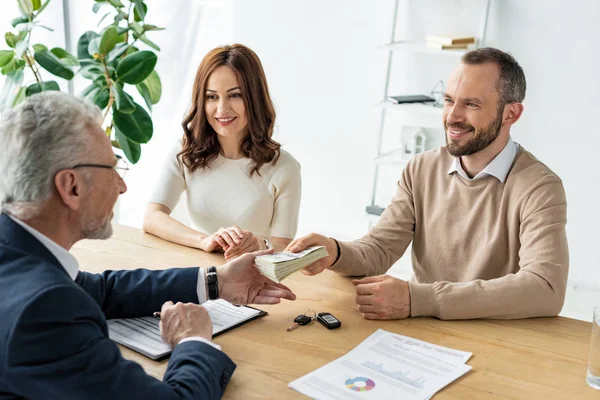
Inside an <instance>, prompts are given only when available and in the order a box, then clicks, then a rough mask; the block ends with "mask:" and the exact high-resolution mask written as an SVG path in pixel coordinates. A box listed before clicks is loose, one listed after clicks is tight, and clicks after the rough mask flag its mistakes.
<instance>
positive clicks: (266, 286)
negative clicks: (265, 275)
mask: <svg viewBox="0 0 600 400" xmlns="http://www.w3.org/2000/svg"><path fill="white" fill-rule="evenodd" d="M271 287H275V288H279V289H283V290H289V291H290V292H291V291H292V289H290V288H289V287H287V286H285V285H284V284H283V283H274V282H269V283H268V284H267V285H265V289H267V288H269V289H270V288H271Z"/></svg>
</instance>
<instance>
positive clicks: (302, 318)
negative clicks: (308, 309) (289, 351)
mask: <svg viewBox="0 0 600 400" xmlns="http://www.w3.org/2000/svg"><path fill="white" fill-rule="evenodd" d="M312 320H313V319H312V317H309V316H308V315H305V314H300V315H298V316H297V317H296V318H294V323H293V324H292V325H291V326H290V327H289V328H287V331H288V332H291V331H293V330H294V329H296V328H297V327H299V326H302V325H307V324H309V323H310V322H311V321H312Z"/></svg>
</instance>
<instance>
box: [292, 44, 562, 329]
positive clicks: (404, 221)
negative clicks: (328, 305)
mask: <svg viewBox="0 0 600 400" xmlns="http://www.w3.org/2000/svg"><path fill="white" fill-rule="evenodd" d="M525 88H526V83H525V75H524V73H523V69H522V68H521V67H520V66H519V64H518V63H517V61H516V60H515V59H514V58H513V57H512V56H511V55H510V54H508V53H505V52H503V51H500V50H498V49H494V48H481V49H476V50H473V51H470V52H468V53H466V54H465V55H464V56H463V57H462V59H461V63H460V65H459V66H458V68H457V69H456V71H455V72H454V73H453V75H452V77H451V78H450V80H449V81H448V90H447V92H446V93H445V96H444V103H445V104H444V112H443V123H444V130H445V132H446V143H447V145H446V146H445V147H441V148H439V149H435V150H432V151H427V152H424V153H421V154H418V155H416V156H415V157H414V158H413V159H412V160H411V161H410V162H409V164H408V165H407V167H406V168H405V169H404V171H403V172H402V177H401V179H400V181H398V188H397V192H396V195H395V196H394V199H393V200H392V203H391V204H390V205H389V206H388V207H387V209H386V210H385V211H384V213H383V214H382V215H381V219H380V220H379V222H378V223H377V225H376V226H375V227H374V228H373V229H372V230H371V231H370V232H369V233H368V234H367V235H365V236H364V237H362V238H361V239H358V240H356V241H354V242H340V241H337V240H335V239H332V238H327V237H324V236H322V235H318V234H315V233H313V234H310V235H308V236H305V237H302V238H299V239H296V240H295V241H293V242H292V243H290V245H289V246H288V250H290V251H294V252H296V251H301V250H303V249H305V248H306V247H308V246H314V245H322V246H326V247H327V250H328V251H329V257H327V258H325V259H322V260H320V261H318V262H316V263H314V264H312V265H310V266H308V267H306V268H305V269H304V272H305V273H306V274H308V275H314V274H318V273H320V272H321V271H323V270H324V269H330V270H333V271H336V272H339V273H340V274H344V275H350V276H357V275H367V277H366V278H363V279H361V280H355V281H354V283H355V285H356V303H357V309H358V311H359V312H360V313H362V314H363V316H364V317H365V318H367V319H401V318H406V317H409V316H410V317H419V316H433V317H437V318H440V319H471V318H504V319H509V318H529V317H540V316H555V315H557V314H558V313H559V312H560V310H561V308H562V305H563V302H564V297H565V291H566V283H567V275H568V269H569V257H568V247H567V237H566V232H565V224H566V214H567V205H566V198H565V192H564V188H563V185H562V182H561V180H560V178H559V177H558V176H557V175H556V174H555V173H554V172H552V171H551V170H550V169H549V168H548V167H547V166H546V165H544V164H542V163H541V162H540V161H538V160H537V159H536V158H535V157H534V156H533V155H532V154H531V153H530V152H528V151H527V150H525V149H524V148H523V147H522V146H520V145H518V144H517V143H515V142H513V140H512V139H511V136H510V128H511V127H512V125H513V124H515V123H516V122H517V121H518V120H519V118H520V117H521V114H522V113H523V104H522V103H523V99H524V98H525ZM411 241H412V266H413V277H412V278H411V279H410V281H409V282H406V281H403V280H401V279H397V278H394V277H392V276H389V275H385V274H384V273H385V271H386V270H388V269H389V268H390V266H391V265H392V264H393V263H394V262H395V261H396V260H398V259H399V258H400V257H401V256H402V255H403V253H404V251H405V250H406V248H407V246H408V245H409V243H410V242H411ZM381 274H383V275H381Z"/></svg>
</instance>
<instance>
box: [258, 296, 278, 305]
mask: <svg viewBox="0 0 600 400" xmlns="http://www.w3.org/2000/svg"><path fill="white" fill-rule="evenodd" d="M279 303H281V299H280V298H278V297H267V296H256V298H255V299H254V302H253V303H252V304H279Z"/></svg>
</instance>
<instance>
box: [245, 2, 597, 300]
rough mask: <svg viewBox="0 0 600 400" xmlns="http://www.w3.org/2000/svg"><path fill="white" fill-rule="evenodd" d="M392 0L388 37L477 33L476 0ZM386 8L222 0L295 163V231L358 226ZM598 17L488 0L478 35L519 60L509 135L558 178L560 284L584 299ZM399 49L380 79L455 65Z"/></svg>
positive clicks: (590, 273) (592, 197)
mask: <svg viewBox="0 0 600 400" xmlns="http://www.w3.org/2000/svg"><path fill="white" fill-rule="evenodd" d="M401 3H402V4H401V6H400V16H399V23H400V25H399V31H398V34H397V38H398V39H399V38H407V39H417V38H422V37H423V35H425V34H427V33H434V32H435V31H437V32H439V33H443V32H444V31H450V32H452V31H453V32H456V33H467V34H473V33H475V34H476V35H479V33H480V28H481V25H480V22H481V14H482V12H483V10H484V9H483V6H484V4H485V2H484V1H479V0H451V1H441V0H437V1H435V0H427V1H420V2H417V1H401ZM390 12H391V1H389V0H387V1H377V2H375V1H370V2H365V1H359V0H354V1H352V0H330V1H319V0H305V1H303V2H282V1H277V0H253V1H251V2H250V1H244V0H235V1H234V40H235V41H239V42H241V43H244V44H247V45H249V46H250V47H252V48H253V49H254V50H255V51H256V52H257V53H258V55H259V56H260V58H261V60H262V61H263V64H264V66H265V69H266V72H267V78H268V80H269V84H270V87H271V92H272V95H273V98H274V100H275V103H276V106H277V111H278V122H277V125H278V128H279V130H278V134H277V138H278V139H279V140H280V141H281V142H282V143H283V144H284V146H285V148H287V149H288V150H289V151H291V152H292V154H294V155H295V156H296V158H298V160H299V161H300V162H301V163H302V168H303V180H304V184H303V189H304V193H303V199H302V207H301V220H300V233H304V232H307V231H312V230H316V231H321V232H326V233H328V234H334V235H337V236H338V237H349V238H354V237H358V236H360V235H361V234H362V233H364V232H365V231H366V225H365V219H364V212H363V210H364V206H365V204H367V203H368V201H369V195H370V184H371V172H372V165H371V163H370V161H369V160H370V158H371V157H372V155H373V153H374V150H375V147H374V138H375V131H376V127H377V113H376V112H373V109H372V108H371V106H370V105H371V104H372V103H374V102H376V101H378V100H380V97H381V90H382V81H383V73H384V70H385V57H381V55H380V54H379V53H378V52H377V50H375V48H376V47H377V46H378V45H379V44H381V43H384V42H385V41H387V39H388V35H389V32H388V31H387V30H386V29H389V26H390V18H391V17H390ZM599 17H600V2H597V1H592V0H588V1H586V0H576V1H570V2H568V3H566V2H564V1H561V0H528V1H521V0H502V1H500V0H493V1H492V5H491V10H490V17H489V21H490V23H489V29H488V41H487V44H488V45H492V46H495V47H498V48H501V49H503V50H506V51H510V52H511V53H512V54H513V55H514V56H515V57H516V59H517V60H518V61H519V63H520V64H521V65H522V66H523V68H524V70H525V73H526V77H527V81H528V92H527V98H526V100H525V113H524V115H523V117H522V119H521V121H519V123H518V124H517V125H516V126H515V127H514V130H513V137H514V138H515V140H516V141H518V142H519V143H521V144H522V145H523V146H524V147H525V148H526V149H528V150H530V151H531V152H533V153H534V154H535V155H536V156H537V157H538V158H539V159H541V160H542V161H543V162H545V163H546V164H547V165H548V166H549V167H550V168H552V169H553V170H554V171H555V172H556V173H557V174H558V175H559V176H560V177H561V178H562V179H563V181H564V185H565V189H566V192H567V199H568V226H567V232H568V237H569V247H570V252H571V272H570V285H571V289H570V290H571V291H572V290H574V289H573V288H575V289H576V290H579V291H587V292H589V293H592V295H591V297H593V299H594V300H590V302H588V303H589V304H591V302H592V301H598V302H600V295H598V293H599V292H598V290H600V268H598V266H599V265H600V260H599V258H600V256H599V255H598V252H597V250H596V248H597V247H596V246H597V241H598V239H597V238H598V235H597V233H596V227H597V226H598V224H599V223H600V218H599V217H600V215H599V213H600V211H599V210H600V208H599V207H598V206H597V204H598V194H599V191H598V189H597V182H600V176H599V175H600V172H599V171H600V170H599V169H598V167H597V159H598V155H597V152H598V148H600V136H599V135H598V134H597V130H598V128H597V123H595V122H596V115H595V112H596V109H597V108H598V95H599V93H600V76H599V72H598V71H600V55H599V54H600V52H599V51H597V49H598V43H599V40H600V27H599V25H598V23H597V21H598V19H599ZM432 21H433V22H432ZM461 30H462V32H461ZM411 57H413V58H410V57H409V58H407V59H403V60H398V59H397V56H395V58H394V65H395V66H396V65H398V67H397V68H398V71H401V72H400V74H401V75H402V74H403V78H404V79H402V78H400V79H399V81H397V82H393V83H392V85H396V87H397V88H398V90H400V89H401V88H402V87H403V85H406V88H409V91H427V90H428V89H429V86H427V84H428V82H429V81H430V79H429V78H428V77H435V76H436V73H441V72H440V71H443V72H445V73H446V75H444V74H442V75H441V77H442V78H443V79H445V80H446V78H447V73H449V72H450V71H451V69H452V66H453V65H455V64H454V63H452V62H450V61H449V60H450V58H445V59H444V60H442V61H440V60H439V59H433V58H430V59H427V57H428V56H411ZM456 61H457V60H456ZM434 64H435V65H434ZM395 68H396V67H395ZM402 71H403V72H402ZM440 123H441V122H440ZM390 185H391V186H390V187H392V188H393V182H391V183H390ZM589 304H588V305H586V307H589Z"/></svg>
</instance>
